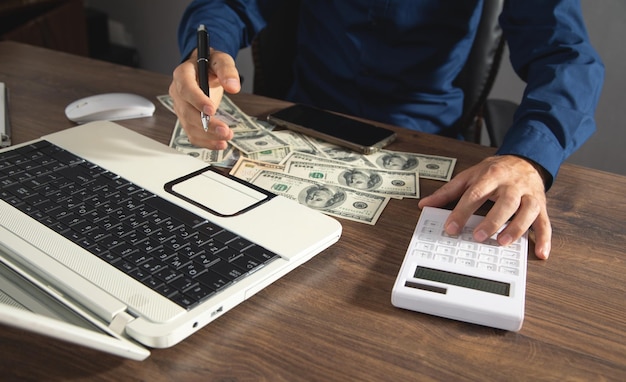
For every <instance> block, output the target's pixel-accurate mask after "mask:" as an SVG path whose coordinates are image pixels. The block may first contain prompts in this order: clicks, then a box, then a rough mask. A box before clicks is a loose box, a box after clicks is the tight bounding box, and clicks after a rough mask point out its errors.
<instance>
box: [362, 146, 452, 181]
mask: <svg viewBox="0 0 626 382" xmlns="http://www.w3.org/2000/svg"><path fill="white" fill-rule="evenodd" d="M368 157H370V159H371V160H372V162H373V163H374V164H375V165H376V167H378V168H381V169H386V170H403V171H418V172H419V176H420V177H421V178H427V179H434V180H442V181H446V182H448V181H450V179H452V173H453V171H454V166H455V165H456V158H449V157H442V156H436V155H424V154H415V153H405V152H399V151H391V150H381V151H379V152H376V153H373V154H370V155H368Z"/></svg>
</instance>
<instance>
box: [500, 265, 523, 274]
mask: <svg viewBox="0 0 626 382" xmlns="http://www.w3.org/2000/svg"><path fill="white" fill-rule="evenodd" d="M499 271H500V272H501V273H506V274H507V275H513V276H517V275H518V274H519V271H518V270H517V268H509V267H500V269H499Z"/></svg>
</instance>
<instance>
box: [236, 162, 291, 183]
mask: <svg viewBox="0 0 626 382" xmlns="http://www.w3.org/2000/svg"><path fill="white" fill-rule="evenodd" d="M284 168H285V166H282V165H279V164H275V163H267V162H262V161H257V160H252V159H250V158H244V157H240V158H239V160H238V161H237V163H235V165H234V166H233V168H232V169H231V170H230V173H229V174H230V175H232V176H235V177H237V178H239V179H243V180H245V181H248V182H249V181H250V180H251V179H252V178H254V176H255V175H256V174H258V173H259V172H261V171H263V170H270V171H277V172H282V171H283V170H284Z"/></svg>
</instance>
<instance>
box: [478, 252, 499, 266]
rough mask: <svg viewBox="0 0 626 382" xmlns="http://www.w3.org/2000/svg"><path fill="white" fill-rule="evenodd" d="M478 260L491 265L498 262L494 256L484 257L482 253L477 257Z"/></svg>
mask: <svg viewBox="0 0 626 382" xmlns="http://www.w3.org/2000/svg"><path fill="white" fill-rule="evenodd" d="M478 260H480V261H481V262H484V263H493V264H495V263H497V262H498V258H497V257H496V256H494V255H486V254H483V253H481V254H480V255H479V256H478Z"/></svg>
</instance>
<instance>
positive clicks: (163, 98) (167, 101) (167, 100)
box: [157, 94, 174, 113]
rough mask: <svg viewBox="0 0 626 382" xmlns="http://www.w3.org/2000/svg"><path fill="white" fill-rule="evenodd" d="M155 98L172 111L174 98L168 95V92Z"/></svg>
mask: <svg viewBox="0 0 626 382" xmlns="http://www.w3.org/2000/svg"><path fill="white" fill-rule="evenodd" d="M157 99H158V100H159V102H161V104H162V105H163V106H165V107H166V108H167V109H168V110H169V111H171V112H172V113H174V100H173V99H172V97H170V96H169V94H164V95H160V96H157Z"/></svg>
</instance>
